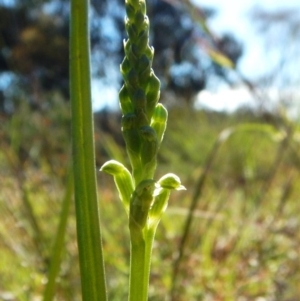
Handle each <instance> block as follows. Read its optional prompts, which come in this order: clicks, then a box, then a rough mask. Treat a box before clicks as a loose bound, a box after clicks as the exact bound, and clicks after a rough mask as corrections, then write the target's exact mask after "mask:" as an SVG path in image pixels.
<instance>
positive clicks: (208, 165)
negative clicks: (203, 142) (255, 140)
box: [170, 130, 231, 301]
mask: <svg viewBox="0 0 300 301" xmlns="http://www.w3.org/2000/svg"><path fill="white" fill-rule="evenodd" d="M226 131H228V132H226ZM222 134H223V136H224V137H223V136H222ZM230 134H231V132H230V130H224V131H223V132H222V133H221V134H220V135H219V137H218V139H217V140H216V141H215V143H214V145H213V147H212V149H211V151H210V153H209V155H208V158H207V160H206V164H205V167H204V170H203V172H202V173H201V174H200V176H199V178H198V181H197V182H196V185H195V190H194V193H193V196H192V200H191V204H190V208H189V211H188V215H187V218H186V221H185V224H184V227H183V233H182V236H181V239H180V242H179V250H178V256H177V258H176V260H175V262H174V265H173V272H172V286H171V291H170V297H171V300H172V301H175V300H176V297H175V296H176V285H177V280H178V275H179V269H180V265H181V262H182V260H183V257H184V253H185V249H186V246H187V241H188V238H189V234H190V231H191V225H192V222H193V218H194V211H195V210H196V208H197V205H198V202H199V200H200V198H201V195H202V191H203V187H204V184H205V181H206V178H207V176H208V174H209V172H210V169H211V166H212V164H213V162H214V160H215V158H216V155H217V153H218V150H219V148H220V146H221V145H222V143H223V142H224V140H226V138H227V137H228V136H227V135H230ZM225 136H226V137H225Z"/></svg>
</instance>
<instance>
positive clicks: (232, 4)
mask: <svg viewBox="0 0 300 301" xmlns="http://www.w3.org/2000/svg"><path fill="white" fill-rule="evenodd" d="M192 1H193V2H194V3H195V4H196V5H197V4H198V5H199V6H200V7H201V6H202V7H209V8H215V9H216V10H217V13H216V14H215V16H214V17H212V18H210V19H209V20H208V25H209V28H210V29H211V31H212V32H213V33H214V34H216V35H217V36H218V35H222V34H224V33H232V34H233V35H234V36H235V37H236V38H237V39H238V40H239V41H241V43H242V44H243V55H242V57H241V59H240V61H239V65H238V68H239V70H240V72H241V73H242V74H243V75H246V76H247V78H248V79H257V78H258V77H259V76H261V75H263V74H265V73H266V71H268V70H271V69H272V67H274V65H275V64H277V63H278V53H277V54H276V52H273V53H270V52H268V51H266V47H265V45H264V40H263V39H262V38H261V37H259V36H257V33H256V31H255V28H254V26H253V25H252V24H251V18H250V12H251V9H253V8H255V7H262V8H265V9H268V10H276V9H278V8H299V9H300V2H299V0H284V1H282V0H259V1H258V0H232V1H227V0H226V1H225V0H192ZM106 28H107V30H108V33H109V32H110V30H113V28H111V29H109V28H110V27H107V25H106ZM211 88H212V87H211V86H210V87H208V88H207V90H203V91H201V92H200V93H199V95H198V98H197V101H196V103H195V107H196V108H202V107H206V108H209V109H213V110H218V111H223V110H225V111H234V110H235V109H237V108H238V107H240V106H241V105H243V106H249V107H253V106H254V105H255V104H257V101H255V100H254V99H253V97H252V95H251V94H250V92H249V90H248V89H247V88H246V87H236V88H235V89H232V88H230V87H228V85H226V84H225V83H224V84H223V85H222V84H220V83H218V85H217V86H216V87H213V89H211ZM92 90H93V91H92V92H93V95H95V97H94V99H95V101H94V108H95V109H96V110H97V109H101V108H103V107H106V108H108V109H114V108H116V106H117V104H116V102H115V101H114V100H115V99H116V98H117V97H118V96H117V93H118V91H116V90H115V86H114V85H111V86H106V87H105V86H103V83H101V82H100V81H99V80H97V79H95V80H94V82H93V85H92ZM100 91H102V93H103V92H104V91H105V94H106V95H105V99H107V102H106V103H103V102H99V101H97V99H99V98H98V97H97V95H99V93H100ZM272 93H273V91H272ZM273 94H274V93H273ZM101 98H102V99H103V97H101Z"/></svg>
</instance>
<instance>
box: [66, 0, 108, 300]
mask: <svg viewBox="0 0 300 301" xmlns="http://www.w3.org/2000/svg"><path fill="white" fill-rule="evenodd" d="M88 7H89V1H88V0H71V23H70V27H71V32H70V54H71V55H70V94H71V106H72V146H73V168H74V185H75V205H76V221H77V240H78V249H79V260H80V274H81V286H82V300H83V301H100V300H101V301H105V300H107V297H106V286H105V276H104V264H103V255H102V245H101V232H100V218H99V208H98V198H97V186H96V173H95V151H94V139H93V115H92V103H91V78H90V45H89V26H88Z"/></svg>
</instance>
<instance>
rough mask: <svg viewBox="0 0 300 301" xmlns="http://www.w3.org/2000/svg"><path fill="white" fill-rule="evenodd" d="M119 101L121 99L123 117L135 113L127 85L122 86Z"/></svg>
mask: <svg viewBox="0 0 300 301" xmlns="http://www.w3.org/2000/svg"><path fill="white" fill-rule="evenodd" d="M119 99H120V108H121V110H122V113H123V115H126V114H127V113H130V112H133V106H132V103H131V99H130V96H129V93H128V89H127V88H126V86H125V85H123V86H122V88H121V90H120V92H119Z"/></svg>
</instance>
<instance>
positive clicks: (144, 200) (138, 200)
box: [130, 179, 156, 229]
mask: <svg viewBox="0 0 300 301" xmlns="http://www.w3.org/2000/svg"><path fill="white" fill-rule="evenodd" d="M155 188H156V183H155V181H154V180H150V179H149V180H143V181H142V182H141V183H139V184H138V186H137V187H136V189H135V191H134V192H133V193H132V196H131V200H130V226H131V227H136V226H138V227H140V228H141V229H143V228H144V227H145V225H146V223H147V220H148V213H149V209H150V207H151V205H152V203H153V200H154V196H153V192H154V190H155Z"/></svg>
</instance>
